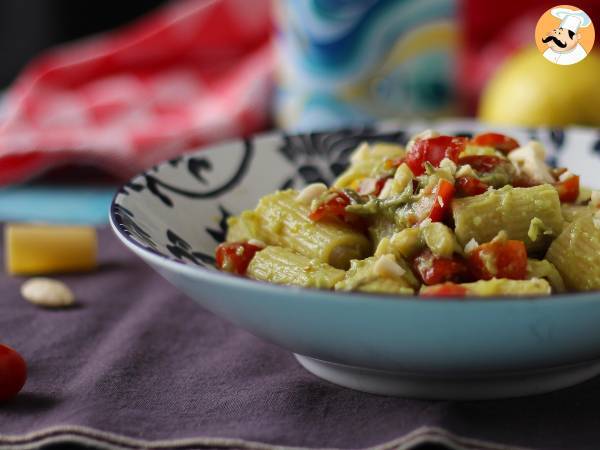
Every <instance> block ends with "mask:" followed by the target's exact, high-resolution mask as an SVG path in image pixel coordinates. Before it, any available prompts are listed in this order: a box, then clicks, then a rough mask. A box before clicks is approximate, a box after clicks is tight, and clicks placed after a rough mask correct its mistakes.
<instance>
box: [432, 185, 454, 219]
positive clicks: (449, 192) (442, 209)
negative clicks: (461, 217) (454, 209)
mask: <svg viewBox="0 0 600 450" xmlns="http://www.w3.org/2000/svg"><path fill="white" fill-rule="evenodd" d="M433 194H434V197H433V198H434V201H433V206H432V207H431V212H430V213H429V218H430V219H431V221H432V222H442V221H443V220H444V219H445V218H446V216H447V215H448V212H449V211H450V205H451V203H452V199H453V198H454V185H453V184H452V183H450V182H449V181H447V180H440V181H439V183H438V185H437V188H436V189H435V190H434V192H433Z"/></svg>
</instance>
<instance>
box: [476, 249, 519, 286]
mask: <svg viewBox="0 0 600 450" xmlns="http://www.w3.org/2000/svg"><path fill="white" fill-rule="evenodd" d="M467 261H468V264H469V269H470V270H471V273H472V274H473V276H474V277H475V278H476V279H477V280H490V279H492V278H494V277H495V278H510V279H512V280H524V279H525V277H526V276H527V248H526V247H525V243H524V242H522V241H512V240H508V241H503V242H502V241H500V242H488V243H486V244H481V245H480V246H478V247H477V248H475V249H474V250H473V251H471V252H470V253H469V254H468V256H467Z"/></svg>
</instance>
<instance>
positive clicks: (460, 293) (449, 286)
mask: <svg viewBox="0 0 600 450" xmlns="http://www.w3.org/2000/svg"><path fill="white" fill-rule="evenodd" d="M419 295H420V296H421V297H466V295H467V288H465V287H464V286H461V285H460V284H456V283H452V282H446V283H443V284H437V285H435V286H427V287H426V288H424V289H423V290H422V291H421V293H420V294H419Z"/></svg>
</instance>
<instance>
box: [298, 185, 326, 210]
mask: <svg viewBox="0 0 600 450" xmlns="http://www.w3.org/2000/svg"><path fill="white" fill-rule="evenodd" d="M325 192H327V186H325V184H323V183H312V184H309V185H308V186H306V187H305V188H304V189H302V190H301V191H300V193H299V194H298V195H297V196H296V201H297V202H298V203H303V204H305V205H310V203H311V202H312V201H313V200H315V199H317V198H319V197H320V196H321V195H323V194H324V193H325Z"/></svg>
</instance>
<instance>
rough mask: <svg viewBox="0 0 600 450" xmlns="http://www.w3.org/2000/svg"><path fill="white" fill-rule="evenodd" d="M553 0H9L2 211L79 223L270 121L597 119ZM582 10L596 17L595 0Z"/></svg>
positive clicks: (2, 18) (592, 58) (1, 51)
mask: <svg viewBox="0 0 600 450" xmlns="http://www.w3.org/2000/svg"><path fill="white" fill-rule="evenodd" d="M554 6H557V5H556V4H555V3H554V2H551V1H546V0H532V1H528V2H520V1H515V0H507V1H504V2H501V3H498V4H496V3H494V4H493V5H492V4H491V3H490V2H483V1H475V0H458V1H457V0H360V1H359V0H311V1H308V0H307V1H295V0H255V1H252V2H248V1H245V0H216V1H208V0H172V1H164V0H137V1H135V2H122V1H121V2H118V3H117V2H116V1H106V0H105V1H102V2H100V1H86V2H81V1H76V0H52V1H47V0H3V1H2V2H0V55H2V63H1V64H0V186H5V188H4V189H2V190H0V219H11V220H12V219H23V220H25V219H29V218H30V216H31V214H30V211H31V210H32V208H33V210H35V211H36V214H37V216H36V217H37V218H40V219H42V220H59V219H56V218H55V216H56V214H55V210H57V209H59V210H61V211H62V213H61V214H62V215H61V216H59V217H62V219H61V220H69V221H77V220H80V219H79V218H80V217H83V216H85V214H83V213H82V212H81V211H82V210H86V209H89V213H88V215H87V216H85V219H82V220H84V221H92V222H93V221H97V222H103V221H105V211H106V208H105V206H106V204H107V202H108V201H109V198H110V196H111V195H112V191H113V190H114V186H115V185H116V183H118V182H120V181H121V180H123V179H126V178H127V177H129V176H131V175H132V174H134V173H136V172H138V171H140V170H143V169H144V168H146V167H148V166H150V165H152V164H154V163H157V162H159V161H161V160H164V159H166V158H170V157H173V156H175V155H177V154H180V153H182V152H184V151H187V150H190V149H194V148H197V147H198V146H201V145H204V144H208V143H211V142H215V141H217V140H220V139H224V138H230V137H236V136H242V135H248V134H251V133H254V132H257V131H261V130H265V129H269V128H272V127H279V128H283V129H285V130H288V131H291V132H295V131H314V130H319V129H323V128H334V127H338V126H348V125H355V124H365V123H371V122H373V121H376V120H379V119H382V118H390V117H391V118H399V119H435V118H444V117H467V118H475V119H480V120H484V121H486V122H488V123H489V124H490V126H491V127H493V125H495V124H502V125H507V124H508V125H519V126H546V125H547V126H567V125H586V126H599V125H600V108H598V105H600V87H599V86H600V84H599V83H598V82H597V79H598V74H599V73H600V58H599V57H598V55H597V50H595V51H592V52H591V54H590V55H588V57H587V58H586V59H585V60H584V61H583V62H581V63H578V64H575V65H573V66H558V65H554V64H550V63H549V62H547V61H546V60H545V59H544V58H543V57H542V56H541V54H540V53H539V51H538V50H537V49H536V46H535V42H534V30H535V26H536V23H537V21H538V19H539V18H540V16H541V15H542V14H543V13H544V12H545V11H546V10H548V9H549V8H551V7H554ZM576 7H579V8H581V9H583V10H584V11H586V12H587V13H588V14H589V16H590V17H591V18H592V21H596V22H600V20H597V19H600V0H587V1H580V2H578V4H577V5H576ZM548 31H549V30H548ZM585 32H586V33H589V32H590V31H589V30H585ZM596 47H597V46H596ZM82 180H83V181H84V182H85V187H84V188H79V187H78V188H77V189H73V188H72V185H73V184H75V185H77V186H80V185H81V183H82ZM74 191H76V192H74ZM32 193H33V194H34V195H32ZM77 196H79V197H77ZM61 199H62V200H61ZM49 201H50V202H51V203H52V205H53V207H52V208H44V205H48V202H49ZM61 201H62V205H63V207H62V209H61V208H59V207H58V206H59V205H60V204H61ZM32 205H33V206H32ZM73 205H81V207H78V208H77V209H78V213H77V214H74V213H73V214H71V213H70V212H69V211H72V210H73V209H74V208H73Z"/></svg>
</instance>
